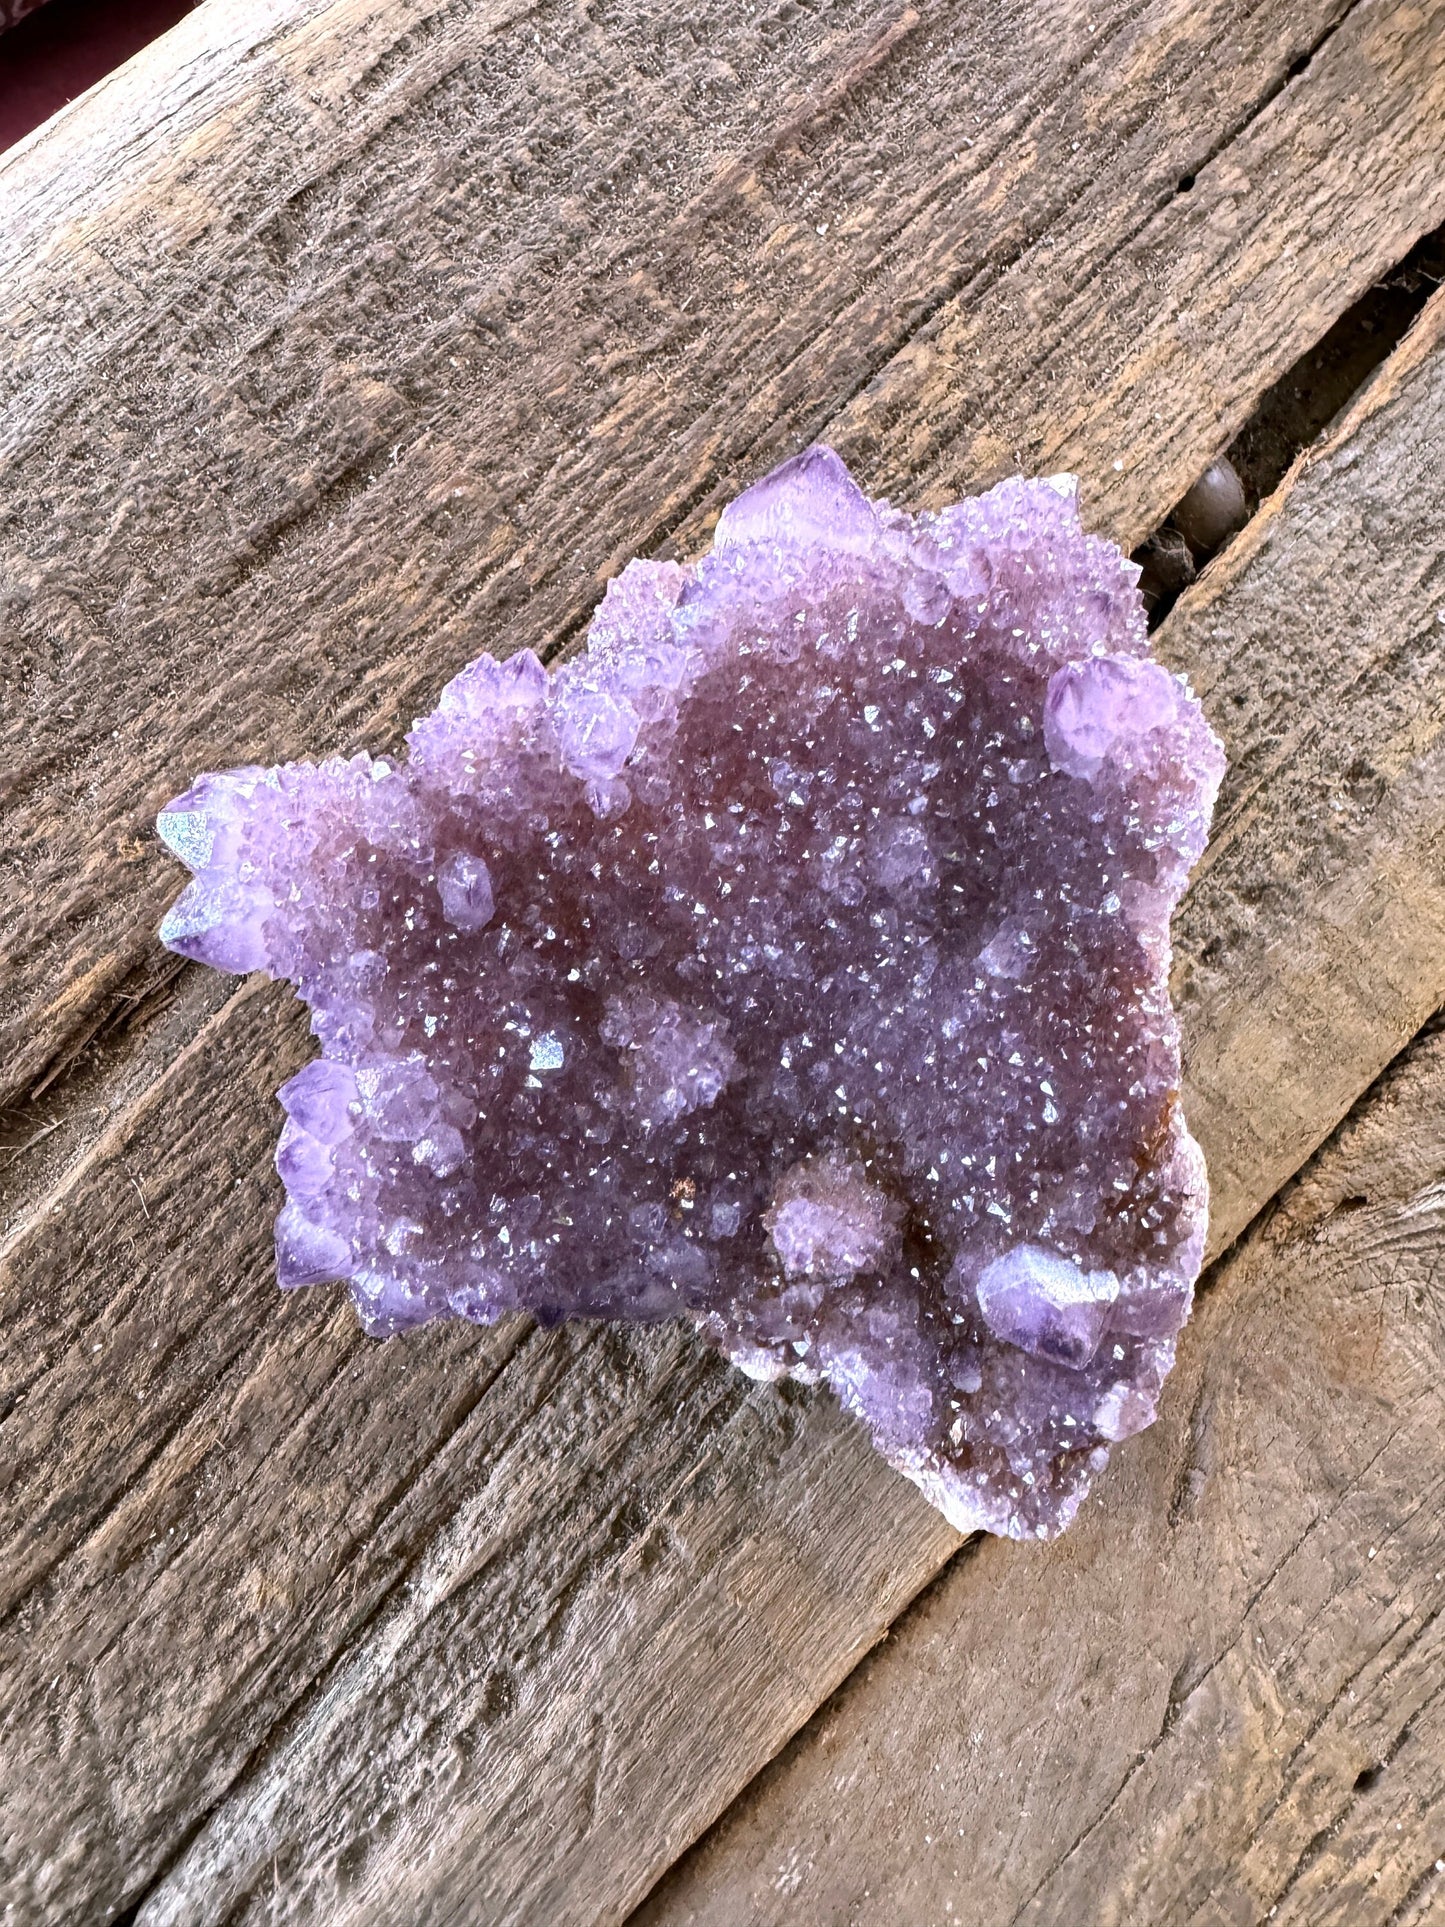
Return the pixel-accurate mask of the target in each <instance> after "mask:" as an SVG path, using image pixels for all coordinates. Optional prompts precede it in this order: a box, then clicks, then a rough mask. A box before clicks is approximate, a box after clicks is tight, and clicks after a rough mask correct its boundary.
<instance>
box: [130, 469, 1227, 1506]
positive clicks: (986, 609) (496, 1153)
mask: <svg viewBox="0 0 1445 1927" xmlns="http://www.w3.org/2000/svg"><path fill="white" fill-rule="evenodd" d="M1136 581H1137V571H1136V570H1135V569H1134V568H1133V567H1132V565H1130V564H1129V563H1127V562H1126V561H1125V560H1124V559H1123V557H1122V556H1121V555H1120V554H1119V552H1118V551H1117V550H1116V549H1115V548H1114V547H1113V546H1112V545H1111V544H1109V543H1107V542H1105V541H1102V540H1100V539H1099V538H1097V537H1093V536H1089V535H1087V534H1085V532H1084V531H1083V529H1082V528H1081V526H1080V523H1079V517H1078V509H1077V503H1076V490H1075V488H1074V486H1073V484H1072V481H1071V478H1068V477H1057V476H1055V477H1051V478H1049V479H1047V480H1045V481H1040V482H1027V481H1021V480H1015V481H1009V482H1005V483H1002V484H1000V485H999V486H998V487H997V488H995V489H993V490H991V491H990V492H989V493H988V494H986V495H983V496H980V497H978V498H976V499H974V500H970V501H964V502H960V503H957V504H955V505H953V506H952V507H949V508H945V509H942V510H940V511H938V512H936V513H932V514H923V515H918V516H912V517H910V516H908V515H904V514H902V513H900V512H899V511H897V510H894V509H892V508H890V507H889V506H888V504H887V503H883V502H872V501H870V500H869V499H868V498H867V497H866V496H865V495H864V494H863V492H862V490H861V489H859V488H858V486H857V484H856V483H855V482H854V480H853V478H852V477H851V475H850V474H849V473H848V470H847V468H846V467H845V466H844V464H843V463H842V461H841V460H840V459H839V457H838V456H837V455H836V454H834V453H833V451H832V450H831V449H825V448H814V449H810V450H807V451H806V452H805V453H803V454H802V455H799V456H797V457H795V458H794V459H793V460H791V461H789V462H785V463H784V464H783V465H782V467H781V468H779V469H777V470H775V471H774V472H773V473H772V474H771V475H769V476H766V477H764V478H763V479H762V480H761V481H760V482H758V483H756V484H755V485H754V486H753V487H751V488H749V489H748V490H747V491H746V492H745V493H744V494H743V495H741V496H740V497H739V498H738V499H737V500H736V501H735V502H733V503H732V504H731V505H730V506H729V507H728V508H727V509H725V510H724V511H723V514H722V516H721V518H720V520H719V523H718V527H717V531H716V539H715V541H714V545H713V548H712V551H711V553H710V554H708V555H706V556H704V557H703V558H702V559H701V560H700V561H698V562H696V563H694V564H691V565H689V566H686V567H684V566H682V565H679V564H677V563H672V562H661V563H659V562H635V563H633V564H631V565H630V566H629V567H628V568H627V569H625V570H624V571H623V572H622V573H621V575H619V576H618V577H617V578H616V580H615V581H613V582H612V583H611V584H610V585H609V588H608V591H607V594H606V596H605V597H604V599H603V601H602V603H601V604H600V606H599V608H598V610H597V612H596V615H595V616H594V618H593V622H592V626H591V630H590V632H589V638H588V646H587V648H586V650H585V651H584V652H583V653H582V654H581V655H579V656H578V657H576V658H575V659H573V660H571V661H569V662H567V663H565V664H563V665H562V667H561V668H559V669H557V670H556V671H554V672H552V673H550V674H549V673H548V671H547V670H545V669H544V668H543V666H542V664H541V663H540V662H539V661H538V660H537V658H536V656H534V655H533V654H531V652H530V651H521V652H518V653H517V654H514V655H512V656H511V657H509V658H507V659H506V660H505V661H501V662H498V661H495V660H493V659H492V658H491V657H490V656H483V657H481V658H479V660H478V661H476V662H474V663H473V664H471V665H470V666H469V667H468V668H466V669H464V670H463V671H462V672H461V673H460V674H459V675H458V676H456V677H455V678H454V679H453V681H452V682H451V683H449V684H448V685H447V687H446V688H445V689H444V690H443V691H442V693H441V697H440V699H439V701H438V704H437V707H436V709H435V710H434V711H433V713H432V714H431V715H429V716H427V717H424V718H421V719H419V720H418V722H417V723H416V724H415V725H414V727H413V729H412V731H411V734H410V737H409V739H408V741H409V755H408V757H407V759H406V760H405V761H403V762H400V763H398V764H392V763H390V762H384V761H374V760H372V759H371V758H370V757H367V756H364V755H363V756H353V757H350V758H340V757H337V758H332V759H330V760H328V761H325V762H321V763H318V764H306V763H297V764H290V765H286V766H284V767H282V768H279V769H275V770H261V769H243V770H237V771H232V772H229V773H226V774H222V775H214V776H206V777H202V778H201V779H200V781H199V782H198V783H196V784H195V785H194V786H193V787H192V789H191V790H190V791H188V792H187V794H186V795H185V796H182V797H180V798H179V799H178V800H177V801H176V802H175V803H173V804H171V805H170V806H169V808H168V809H167V810H165V811H164V812H163V813H162V815H161V818H160V820H159V829H160V834H161V836H162V838H163V840H164V841H165V843H166V844H167V846H168V847H169V848H170V849H171V850H172V851H173V852H174V853H175V854H176V855H177V856H178V857H180V858H181V860H182V861H183V862H185V863H186V864H187V865H188V866H189V867H190V869H191V870H192V871H193V873H194V881H193V882H192V884H191V885H190V887H189V888H188V889H187V891H186V892H185V893H184V895H183V896H182V897H181V898H180V900H179V901H178V903H177V904H176V906H175V908H174V909H173V910H172V911H171V913H170V915H169V916H168V917H167V919H166V923H165V925H164V927H163V930H162V936H163V938H164V940H165V941H166V942H167V943H169V944H171V945H172V947H174V948H175V949H178V950H180V951H182V952H183V953H184V954H185V955H187V956H191V957H196V958H199V959H201V960H202V961H204V962H207V963H211V964H214V965H215V966H216V967H218V968H221V969H229V970H249V969H253V968H262V969H265V970H267V971H269V972H270V973H271V974H272V975H273V976H277V977H285V978H289V979H290V980H291V982H292V983H294V984H295V985H296V987H297V989H298V991H299V993H300V995H301V996H302V998H303V999H304V1000H305V1002H306V1003H307V1005H308V1006H309V1008H310V1011H311V1016H312V1025H313V1028H314V1030H315V1032H316V1034H317V1036H318V1038H319V1039H320V1042H321V1051H322V1054H321V1056H320V1057H319V1058H318V1059H316V1061H315V1062H313V1063H312V1064H310V1065H308V1066H307V1068H306V1069H305V1070H303V1071H302V1072H301V1073H300V1074H299V1075H298V1076H297V1077H294V1078H292V1079H291V1080H290V1082H289V1083H287V1084H286V1085H285V1086H283V1088H282V1091H281V1101H282V1104H283V1105H284V1107H285V1110H286V1113H287V1121H286V1124H285V1127H284V1129H283V1131H282V1134H281V1140H280V1143H279V1146H278V1150H277V1165H278V1169H279V1170H280V1173H281V1177H282V1180H283V1183H284V1184H285V1187H286V1190H287V1203H286V1205H285V1208H284V1209H283V1211H282V1213H281V1215H280V1218H279V1220H278V1223H277V1267H278V1275H279V1278H280V1281H281V1283H282V1284H283V1285H287V1286H292V1285H302V1284H310V1283H315V1282H319V1281H321V1280H325V1279H346V1280H348V1281H349V1285H350V1289H351V1292H352V1296H353V1298H354V1299H355V1302H356V1305H357V1309H358V1312H359V1314H360V1316H361V1318H362V1320H363V1322H364V1323H365V1324H366V1326H367V1328H368V1329H369V1330H371V1331H374V1332H377V1333H387V1332H392V1331H398V1330H401V1329H404V1328H405V1327H407V1326H410V1325H415V1324H418V1323H420V1322H423V1321H424V1320H426V1319H429V1318H436V1317H445V1316H461V1317H466V1318H470V1319H474V1320H478V1321H482V1322H486V1321H489V1320H492V1319H495V1318H498V1317H500V1316H502V1315H503V1314H505V1313H508V1312H512V1311H516V1310H518V1309H525V1310H531V1311H532V1312H534V1313H535V1314H536V1315H538V1316H539V1317H541V1318H543V1319H545V1320H555V1319H557V1318H564V1317H631V1318H641V1319H660V1318H667V1317H672V1316H678V1315H680V1316H683V1317H686V1318H689V1319H691V1320H692V1321H693V1323H694V1324H696V1325H697V1326H698V1327H699V1329H700V1330H702V1331H703V1332H704V1333H705V1334H706V1335H707V1337H708V1338H710V1339H711V1340H712V1341H713V1342H714V1343H716V1344H717V1345H719V1346H720V1347H721V1348H722V1349H723V1350H724V1351H725V1352H726V1353H727V1354H728V1355H729V1356H730V1357H732V1358H733V1359H734V1360H735V1361H736V1362H737V1363H738V1364H740V1365H741V1366H742V1367H743V1368H744V1369H745V1370H747V1371H748V1372H750V1373H752V1374H753V1375H754V1376H756V1377H759V1378H765V1379H766V1378H776V1377H780V1376H782V1375H784V1374H789V1373H791V1374H794V1375H796V1376H800V1377H803V1378H805V1379H808V1380H810V1381H818V1380H821V1381H823V1382H825V1383H826V1384H827V1385H829V1386H830V1387H831V1388H832V1389H833V1391H834V1392H835V1393H836V1394H837V1396H838V1397H839V1398H840V1399H841V1400H842V1401H843V1403H844V1404H845V1405H846V1406H847V1407H848V1409H849V1410H851V1411H852V1412H854V1413H856V1414H857V1415H858V1416H859V1417H860V1418H861V1419H862V1420H863V1421H864V1423H865V1424H867V1425H868V1426H869V1427H870V1428H871V1430H872V1433H873V1437H874V1439H875V1441H876V1443H877V1445H878V1447H879V1449H880V1451H882V1452H883V1453H884V1455H885V1456H886V1457H887V1458H888V1459H889V1461H890V1462H891V1463H892V1464H894V1465H895V1466H897V1467H898V1468H899V1469H900V1470H901V1471H903V1472H905V1473H906V1474H907V1475H908V1476H909V1477H910V1478H912V1479H914V1480H915V1481H916V1482H917V1483H918V1484H919V1486H920V1487H921V1488H922V1489H923V1491H924V1492H925V1494H926V1495H927V1496H928V1497H929V1499H930V1500H931V1501H932V1502H933V1503H934V1504H936V1505H939V1506H941V1507H942V1508H943V1510H944V1511H945V1512H946V1513H947V1514H948V1516H949V1517H950V1519H952V1520H953V1521H954V1523H955V1524H956V1525H958V1526H959V1527H960V1528H962V1529H964V1530H970V1529H973V1528H976V1527H983V1528H985V1529H987V1530H989V1531H992V1532H1001V1533H1008V1534H1012V1535H1013V1536H1015V1537H1047V1536H1049V1535H1051V1534H1052V1533H1054V1532H1056V1531H1058V1530H1060V1529H1061V1528H1062V1527H1063V1526H1064V1525H1066V1524H1067V1523H1068V1521H1069V1519H1070V1518H1071V1517H1072V1516H1073V1514H1074V1512H1075V1511H1076V1509H1077V1507H1078V1505H1079V1502H1080V1500H1081V1498H1082V1496H1083V1494H1084V1492H1085V1490H1086V1489H1087V1486H1088V1482H1089V1480H1090V1478H1091V1477H1092V1476H1093V1475H1094V1474H1095V1473H1096V1472H1097V1470H1098V1469H1099V1467H1100V1466H1101V1465H1102V1463H1103V1462H1104V1459H1105V1457H1106V1456H1107V1448H1108V1446H1109V1445H1110V1444H1111V1443H1113V1442H1115V1441H1117V1440H1120V1439H1123V1438H1126V1437H1128V1436H1129V1435H1130V1434H1131V1433H1133V1432H1136V1431H1138V1430H1139V1429H1140V1428H1141V1427H1142V1426H1143V1425H1146V1424H1147V1423H1149V1421H1150V1419H1151V1418H1152V1417H1153V1415H1154V1412H1155V1408H1156V1404H1157V1401H1158V1397H1159V1393H1160V1390H1161V1388H1162V1385H1163V1382H1164V1379H1165V1376H1166V1374H1167V1373H1168V1370H1169V1368H1170V1365H1171V1363H1172V1360H1173V1351H1174V1342H1175V1338H1176V1336H1177V1334H1178V1331H1179V1329H1180V1327H1181V1325H1182V1324H1183V1322H1184V1320H1185V1318H1186V1317H1187V1315H1188V1310H1189V1304H1190V1298H1191V1293H1192V1288H1193V1283H1194V1279H1195V1275H1196V1273H1197V1271H1198V1268H1199V1264H1200V1260H1201V1256H1202V1252H1203V1247H1204V1226H1205V1211H1206V1185H1205V1178H1204V1169H1203V1161H1202V1158H1201V1157H1200V1155H1199V1152H1198V1149H1197V1147H1196V1146H1195V1144H1194V1142H1193V1140H1192V1139H1191V1138H1190V1136H1189V1134H1188V1132H1187V1130H1186V1128H1185V1125H1184V1120H1183V1117H1182V1115H1181V1113H1180V1108H1179V1101H1178V1087H1179V1039H1178V1032H1177V1027H1176V1025H1175V1021H1174V1018H1173V1014H1172V1012H1171V1010H1170V1008H1169V1001H1168V990H1167V978H1168V962H1169V952H1168V927H1169V917H1170V914H1171V912H1172V910H1173V907H1174V905H1175V904H1176V902H1177V901H1178V899H1179V896H1180V894H1181V892H1182V890H1183V888H1184V884H1185V880H1186V878H1187V876H1188V872H1189V869H1190V866H1191V865H1192V863H1193V862H1194V860H1195V859H1196V857H1197V856H1198V855H1199V853H1200V851H1201V850H1202V848H1203V845H1204V839H1205V835H1206V832H1207V829H1208V824H1209V817H1210V812H1211V809H1212V807H1213V801H1214V796H1215V792H1216V790H1217V788H1218V784H1219V780H1220V776H1221V774H1222V771H1223V756H1222V752H1221V750H1220V747H1219V744H1218V743H1217V741H1216V740H1215V738H1214V736H1213V735H1212V733H1211V732H1210V730H1209V728H1208V726H1207V724H1206V723H1205V720H1204V718H1203V715H1202V713H1201V711H1200V709H1199V706H1198V704H1197V702H1196V701H1195V699H1194V698H1193V696H1192V695H1191V694H1190V692H1189V690H1188V688H1187V686H1186V685H1185V684H1184V683H1183V682H1181V681H1180V680H1179V679H1178V678H1176V677H1174V676H1172V675H1170V674H1169V673H1168V672H1167V671H1166V670H1165V669H1164V668H1162V667H1161V666H1160V665H1159V664H1157V663H1156V662H1154V661H1153V660H1152V659H1151V657H1150V656H1149V653H1148V644H1147V638H1146V636H1145V632H1144V623H1143V616H1142V610H1141V606H1140V602H1139V596H1138V592H1137V588H1136Z"/></svg>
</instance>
